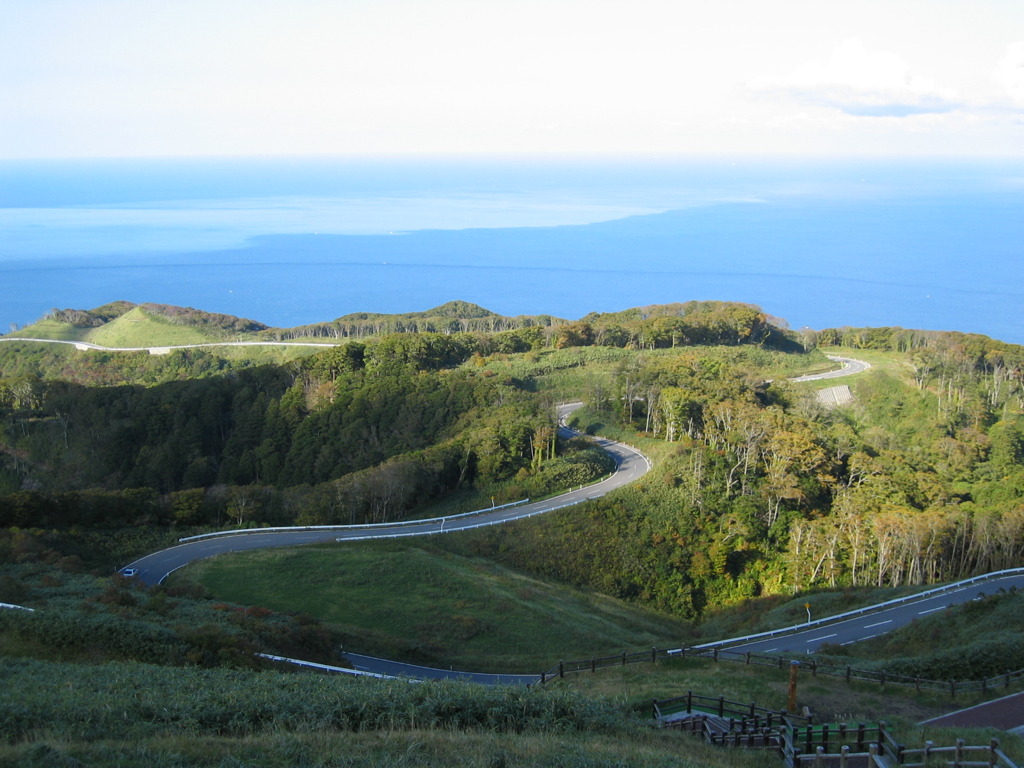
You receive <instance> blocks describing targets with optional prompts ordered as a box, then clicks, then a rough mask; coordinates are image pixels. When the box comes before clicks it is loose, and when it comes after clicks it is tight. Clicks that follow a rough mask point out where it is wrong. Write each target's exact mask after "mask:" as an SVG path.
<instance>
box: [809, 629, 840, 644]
mask: <svg viewBox="0 0 1024 768" xmlns="http://www.w3.org/2000/svg"><path fill="white" fill-rule="evenodd" d="M837 634H839V633H838V632H833V633H832V634H831V635H825V636H824V637H816V638H814V639H813V640H807V641H805V642H808V643H816V642H818V641H819V640H828V639H829V638H830V637H835V636H836V635H837Z"/></svg>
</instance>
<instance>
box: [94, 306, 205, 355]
mask: <svg viewBox="0 0 1024 768" xmlns="http://www.w3.org/2000/svg"><path fill="white" fill-rule="evenodd" d="M222 339H223V337H222V336H220V335H217V334H214V333H211V332H209V331H206V330H201V329H199V328H197V327H195V326H191V325H178V324H176V323H171V322H169V321H167V320H165V319H163V318H161V317H158V316H156V315H152V314H150V313H149V312H146V311H145V310H144V309H142V308H141V307H134V308H133V309H131V310H129V311H128V312H126V313H125V314H123V315H121V316H120V317H118V318H115V319H114V320H111V321H110V322H109V323H105V324H104V325H102V326H100V327H99V328H96V329H94V330H93V331H92V332H91V333H89V334H88V336H87V339H86V340H87V341H90V342H92V343H93V344H99V345H101V346H104V347H146V346H155V345H177V344H202V343H203V342H209V341H221V340H222Z"/></svg>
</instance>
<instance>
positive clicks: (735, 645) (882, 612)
mask: <svg viewBox="0 0 1024 768" xmlns="http://www.w3.org/2000/svg"><path fill="white" fill-rule="evenodd" d="M1011 587H1016V588H1017V589H1022V588H1024V574H1015V575H1012V576H1004V577H1000V578H994V579H990V580H987V581H983V582H978V583H976V584H971V585H969V586H963V587H960V588H957V589H955V590H950V591H946V592H941V593H939V594H937V595H930V596H926V597H923V598H920V599H913V598H911V599H909V600H908V601H907V602H904V603H900V604H899V605H894V606H890V607H887V608H880V609H878V610H872V611H870V612H869V613H864V614H861V615H859V616H854V617H851V618H848V619H844V620H842V621H837V622H835V623H831V622H829V623H826V624H824V625H822V626H813V627H808V628H806V629H803V628H802V625H799V624H797V625H795V626H793V627H788V628H785V629H779V630H776V632H775V633H774V635H775V636H773V637H765V638H756V639H750V640H747V639H745V638H739V639H737V640H736V641H735V642H732V641H728V640H726V641H723V642H722V643H721V644H716V645H718V647H719V648H723V649H727V650H730V651H741V652H747V651H750V652H751V653H758V654H765V655H767V654H787V653H793V654H807V653H813V652H814V651H817V650H819V649H820V648H821V647H822V646H823V645H850V644H852V643H857V642H861V641H863V640H870V639H871V638H873V637H877V636H878V635H884V634H886V633H887V632H892V631H893V630H894V629H898V628H899V627H902V626H905V625H907V624H909V623H910V622H912V621H913V620H914V619H918V618H923V617H925V616H929V615H931V614H933V613H937V612H939V611H942V610H944V609H945V608H946V607H948V606H950V605H959V604H961V603H966V602H968V601H970V600H974V599H976V598H978V597H982V596H984V595H991V594H993V593H995V592H997V591H998V590H999V589H1006V590H1008V589H1010V588H1011ZM814 618H818V617H814Z"/></svg>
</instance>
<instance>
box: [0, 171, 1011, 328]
mask: <svg viewBox="0 0 1024 768" xmlns="http://www.w3.org/2000/svg"><path fill="white" fill-rule="evenodd" d="M0 180H2V185H0V228H2V230H3V231H4V234H5V236H4V243H3V245H2V246H0V277H2V279H3V286H4V287H3V288H2V289H0V297H2V302H0V306H2V309H3V312H2V314H0V322H2V323H3V324H4V326H3V327H4V329H5V330H6V328H8V327H10V326H11V325H12V324H17V325H19V326H24V325H26V324H28V323H31V322H34V321H35V320H37V319H39V318H40V317H42V316H43V315H44V314H45V313H46V312H47V311H48V310H49V309H51V308H76V309H90V308H92V307H95V306H99V305H101V304H104V303H107V302H109V301H115V300H128V301H132V302H135V303H146V302H153V303H163V304H178V305H182V306H192V307H196V308H198V309H203V310H206V311H210V312H222V313H225V314H232V315H238V316H241V317H247V318H249V319H252V320H256V321H259V322H262V323H266V324H267V325H271V326H276V327H293V326H296V325H304V324H309V323H315V322H323V321H329V320H332V319H334V318H336V317H339V316H341V315H345V314H349V313H353V312H384V313H397V312H410V311H421V310H424V309H429V308H431V307H434V306H438V305H440V304H443V303H445V302H447V301H452V300H463V301H471V302H473V303H476V304H479V305H481V306H483V307H485V308H487V309H489V310H492V311H495V312H498V313H500V314H506V315H519V314H551V315H555V316H558V317H564V318H566V319H576V318H579V317H582V316H583V315H586V314H588V313H589V312H609V311H618V310H622V309H626V308H629V307H633V306H643V305H648V304H664V303H671V302H685V301H689V300H722V301H740V302H746V303H752V304H757V305H758V306H760V307H761V308H762V309H763V310H764V311H765V312H767V313H768V314H770V315H773V316H776V317H780V318H782V319H784V320H786V321H787V322H788V324H789V325H790V326H791V327H793V328H801V327H811V328H816V329H821V328H825V327H836V326H901V327H905V328H919V329H923V330H956V331H963V332H968V333H981V334H985V335H988V336H992V337H993V338H997V339H1000V340H1002V341H1008V342H1011V343H1024V329H1022V327H1021V324H1020V323H1019V322H1018V321H1017V314H1018V313H1019V310H1020V307H1021V306H1022V303H1024V302H1022V299H1024V281H1022V278H1021V277H1020V269H1019V266H1020V259H1021V254H1020V245H1021V243H1024V223H1022V222H1024V216H1022V215H1021V214H1022V213H1024V160H1020V159H1008V160H998V159H989V160H980V161H979V160H955V159H933V160H919V159H918V160H882V159H868V160H864V159H855V158H853V159H850V158H848V159H821V158H801V159H779V158H774V159H764V158H749V157H748V158H743V157H738V158H735V159H729V158H712V159H711V160H706V159H705V160H698V159H695V158H678V157H676V158H661V159H659V158H651V157H648V158H640V159H638V158H635V157H634V158H624V157H621V158H613V159H611V160H609V159H607V158H605V159H604V161H601V160H600V159H595V158H581V157H558V158H554V157H533V158H531V159H523V158H480V157H471V158H465V157H463V158H450V157H449V158H433V159H420V160H412V159H409V158H404V159H403V158H392V159H388V160H383V159H380V158H377V159H372V158H371V159H362V160H356V159H352V158H333V159H331V158H326V159H325V158H298V159H296V158H203V159H195V158H193V159H185V160H182V159H159V160H152V159H137V160H129V159H125V160H65V161H60V160H47V161H42V160H41V161H0Z"/></svg>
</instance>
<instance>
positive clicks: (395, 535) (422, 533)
mask: <svg viewBox="0 0 1024 768" xmlns="http://www.w3.org/2000/svg"><path fill="white" fill-rule="evenodd" d="M595 498H600V497H598V496H588V497H587V498H585V499H577V500H576V501H570V502H568V503H567V504H559V505H558V506H557V507H546V508H544V509H538V510H537V511H536V512H527V513H526V514H525V515H519V516H518V517H515V518H507V519H503V520H488V521H487V522H485V523H476V524H475V525H460V526H458V527H457V528H449V529H448V530H447V531H446V530H444V529H439V530H436V531H413V532H410V533H384V534H380V535H378V536H346V537H345V538H343V539H337V541H366V540H368V539H398V538H401V537H402V536H437V535H440V534H442V533H455V532H457V531H472V530H473V529H474V528H486V527H487V526H488V525H503V524H504V523H511V522H514V521H515V520H526V519H527V518H528V517H534V516H536V515H543V514H546V513H548V512H554V511H555V510H556V509H565V508H566V507H573V506H576V505H577V504H582V503H583V502H585V501H593V500H594V499H595Z"/></svg>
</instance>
